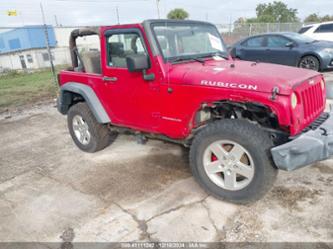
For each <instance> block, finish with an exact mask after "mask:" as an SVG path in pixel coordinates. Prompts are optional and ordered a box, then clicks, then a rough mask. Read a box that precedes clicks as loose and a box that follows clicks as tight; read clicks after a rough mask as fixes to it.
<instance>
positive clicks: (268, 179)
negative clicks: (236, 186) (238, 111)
mask: <svg viewBox="0 0 333 249" xmlns="http://www.w3.org/2000/svg"><path fill="white" fill-rule="evenodd" d="M219 140H230V141H234V142H236V143H238V144H239V145H241V146H243V147H244V148H245V149H246V150H247V151H248V152H249V154H250V155H251V157H252V158H253V162H254V175H253V178H252V180H251V181H250V183H249V184H248V185H247V186H246V187H244V188H243V189H240V190H236V191H230V190H227V189H224V188H222V187H220V186H218V185H217V184H215V183H214V182H213V181H212V180H211V179H210V178H209V177H208V175H207V173H206V171H205V169H204V162H203V160H204V159H203V156H204V151H205V150H206V148H208V146H209V145H210V144H212V143H214V142H215V141H219ZM272 146H273V143H272V140H271V139H270V137H269V134H268V133H266V132H265V131H263V130H262V129H260V128H259V127H257V126H256V125H255V124H252V123H250V122H248V121H246V120H237V119H228V120H221V121H216V122H213V123H211V124H209V125H208V126H207V127H205V128H203V129H202V130H201V131H200V132H199V133H198V134H197V135H196V136H195V138H194V140H193V142H192V145H191V149H190V167H191V170H192V173H193V176H194V177H195V179H196V180H197V181H198V182H199V184H200V185H201V186H202V187H203V188H204V189H205V190H206V191H207V192H208V193H209V194H211V195H213V196H214V197H216V198H219V199H223V200H227V201H230V202H234V203H240V204H245V203H248V202H252V201H256V200H258V199H260V198H261V197H262V196H263V195H264V194H265V193H266V192H267V191H269V190H270V188H271V187H272V185H273V184H274V182H275V179H276V177H277V173H278V170H277V168H276V167H275V166H274V163H273V161H272V159H271V155H270V148H271V147H272Z"/></svg>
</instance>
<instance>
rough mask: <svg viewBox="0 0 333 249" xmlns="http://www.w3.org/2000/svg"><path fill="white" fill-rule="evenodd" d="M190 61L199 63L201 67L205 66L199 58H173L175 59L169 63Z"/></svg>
mask: <svg viewBox="0 0 333 249" xmlns="http://www.w3.org/2000/svg"><path fill="white" fill-rule="evenodd" d="M190 60H194V61H197V62H200V63H201V64H202V65H204V64H205V61H204V60H201V59H200V57H186V58H183V57H178V58H175V59H173V60H171V62H179V61H190Z"/></svg>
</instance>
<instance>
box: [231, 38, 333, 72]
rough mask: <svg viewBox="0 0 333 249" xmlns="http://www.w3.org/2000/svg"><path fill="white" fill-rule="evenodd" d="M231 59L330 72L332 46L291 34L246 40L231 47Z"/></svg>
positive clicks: (332, 57) (331, 43)
mask: <svg viewBox="0 0 333 249" xmlns="http://www.w3.org/2000/svg"><path fill="white" fill-rule="evenodd" d="M230 53H231V55H232V56H233V57H235V58H239V59H241V60H247V61H260V62H268V63H276V64H282V65H288V66H296V67H302V68H307V69H312V70H315V71H322V70H326V69H333V42H328V41H318V40H314V39H312V38H309V37H307V36H304V35H301V34H298V33H292V32H283V33H282V32H281V33H268V34H262V35H257V36H252V37H248V38H246V39H244V40H241V41H239V42H237V43H236V44H235V45H233V46H232V49H231V52H230Z"/></svg>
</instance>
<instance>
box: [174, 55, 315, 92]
mask: <svg viewBox="0 0 333 249" xmlns="http://www.w3.org/2000/svg"><path fill="white" fill-rule="evenodd" d="M169 73H170V75H169V77H170V81H171V82H172V83H175V84H191V85H198V86H199V85H200V86H205V87H215V88H232V89H239V90H248V91H258V92H266V93H271V92H272V90H273V88H274V87H278V88H279V94H283V95H289V94H291V91H292V89H293V88H294V87H295V86H297V85H299V84H300V83H303V82H305V81H307V80H309V79H310V78H313V77H317V76H320V74H319V73H317V72H315V71H311V70H307V69H300V68H294V67H288V66H282V65H276V64H268V63H254V62H248V61H240V60H235V61H233V60H221V61H217V60H208V61H206V62H205V64H202V63H200V62H193V61H191V62H184V63H181V64H174V65H172V66H171V68H170V71H169Z"/></svg>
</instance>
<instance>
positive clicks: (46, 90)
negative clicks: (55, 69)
mask: <svg viewBox="0 0 333 249" xmlns="http://www.w3.org/2000/svg"><path fill="white" fill-rule="evenodd" d="M55 96H56V86H55V85H54V83H53V78H52V73H51V71H50V70H47V71H46V70H45V71H40V72H34V73H10V74H8V75H4V76H0V111H3V110H5V109H7V108H11V107H18V106H22V105H26V104H32V103H36V102H38V101H40V100H46V99H51V98H54V97H55Z"/></svg>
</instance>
